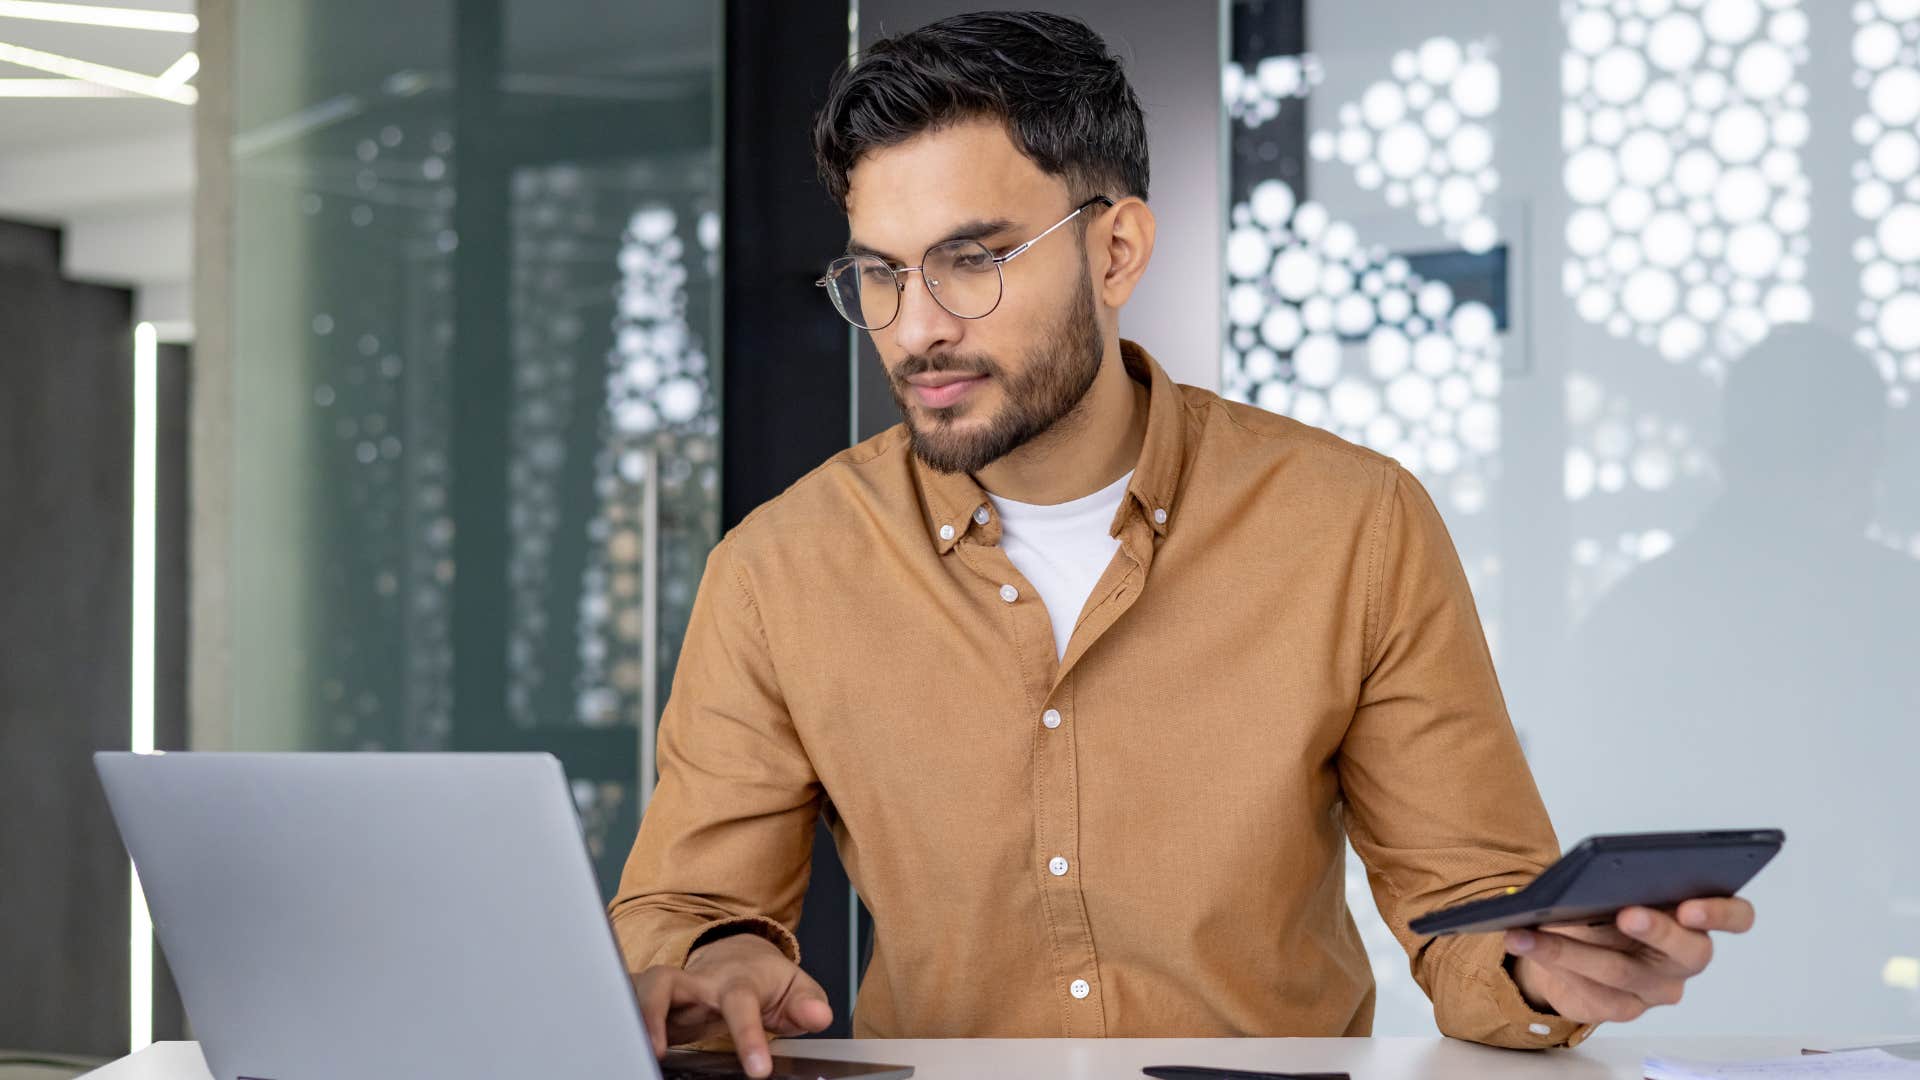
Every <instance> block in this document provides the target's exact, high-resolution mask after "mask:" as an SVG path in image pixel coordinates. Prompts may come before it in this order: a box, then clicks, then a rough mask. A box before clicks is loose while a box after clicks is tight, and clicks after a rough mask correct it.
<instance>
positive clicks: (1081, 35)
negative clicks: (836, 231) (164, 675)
mask: <svg viewBox="0 0 1920 1080" xmlns="http://www.w3.org/2000/svg"><path fill="white" fill-rule="evenodd" d="M982 117H985V118H997V119H1000V120H1002V121H1004V122H1005V123H1006V126H1007V133H1008V134H1009V135H1010V136H1011V137H1012V139H1013V143H1014V145H1015V146H1016V147H1018V148H1019V149H1020V152H1021V153H1023V154H1025V155H1026V156H1027V157H1028V158H1029V159H1030V160H1031V161H1032V162H1033V163H1034V164H1035V165H1038V166H1039V167H1040V169H1041V171H1043V172H1045V173H1046V174H1047V175H1049V176H1058V177H1062V178H1063V179H1065V180H1066V183H1067V188H1068V191H1069V193H1070V194H1071V195H1072V197H1073V200H1074V201H1075V202H1081V201H1084V200H1086V199H1088V198H1091V197H1092V196H1094V195H1101V194H1104V195H1112V196H1114V197H1116V198H1118V197H1120V196H1124V195H1134V196H1138V197H1140V198H1143V199H1144V198H1146V196H1147V124H1146V118H1145V117H1144V116H1143V115H1142V114H1141V112H1140V101H1139V99H1138V98H1136V97H1134V94H1133V87H1132V86H1131V85H1130V84H1129V83H1128V82H1127V76H1126V72H1125V71H1123V70H1121V67H1120V60H1119V58H1117V57H1115V56H1114V55H1113V54H1111V53H1109V52H1108V51H1107V43H1106V42H1105V41H1102V40H1101V39H1100V35H1098V34H1096V33H1094V32H1093V29H1092V28H1091V27H1089V26H1088V25H1087V24H1086V23H1084V22H1081V21H1080V20H1078V19H1074V18H1069V17H1067V16H1064V15H1052V14H1048V13H1046V12H1041V11H984V12H979V13H975V14H968V15H955V16H953V17H951V18H947V19H941V20H940V21H938V22H933V23H928V24H927V25H925V26H923V27H921V28H919V29H918V30H913V31H910V32H908V33H904V34H898V35H895V36H893V37H887V38H882V39H880V40H879V41H876V42H874V43H873V44H872V45H871V46H870V47H868V48H867V49H866V50H864V51H863V52H862V53H861V55H860V57H859V62H858V63H855V64H853V65H852V66H848V65H847V64H842V65H841V66H840V69H839V70H838V71H836V72H835V73H834V76H833V82H832V85H831V86H830V87H829V88H828V91H827V102H826V104H825V105H824V106H823V107H822V108H821V110H820V113H819V115H818V116H816V117H815V118H814V124H813V154H814V160H815V161H816V162H817V163H818V165H819V168H820V180H821V182H822V183H823V184H825V185H826V188H827V192H828V193H829V194H830V195H832V196H833V200H834V202H835V203H837V204H839V206H840V209H841V210H842V211H843V212H844V211H845V210H846V207H847V174H848V172H850V171H851V170H852V169H853V167H854V164H855V163H856V162H858V161H859V160H860V157H861V155H863V154H866V153H868V152H870V151H873V150H879V149H884V148H886V147H889V146H895V145H898V144H899V143H902V142H905V141H907V140H908V139H910V138H912V137H914V136H916V135H919V134H921V133H923V132H927V131H937V130H939V129H940V128H943V127H946V126H948V125H950V124H953V123H957V122H961V121H966V120H973V119H978V118H982Z"/></svg>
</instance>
